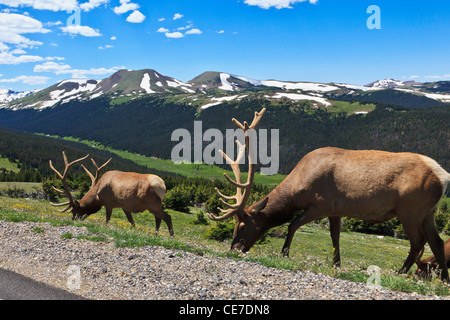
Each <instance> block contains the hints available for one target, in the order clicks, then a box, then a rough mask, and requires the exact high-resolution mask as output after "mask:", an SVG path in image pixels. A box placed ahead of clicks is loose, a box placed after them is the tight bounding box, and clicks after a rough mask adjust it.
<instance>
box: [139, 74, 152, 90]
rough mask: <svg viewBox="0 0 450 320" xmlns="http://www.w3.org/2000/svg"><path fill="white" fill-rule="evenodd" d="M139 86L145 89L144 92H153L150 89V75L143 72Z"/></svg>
mask: <svg viewBox="0 0 450 320" xmlns="http://www.w3.org/2000/svg"><path fill="white" fill-rule="evenodd" d="M140 87H141V88H142V89H144V90H145V92H146V93H155V91H153V90H152V89H150V75H149V74H148V73H145V74H144V76H143V77H142V80H141V84H140Z"/></svg>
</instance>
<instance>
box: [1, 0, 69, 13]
mask: <svg viewBox="0 0 450 320" xmlns="http://www.w3.org/2000/svg"><path fill="white" fill-rule="evenodd" d="M0 4H4V5H7V6H9V7H13V8H17V7H32V8H33V9H37V10H51V11H55V12H56V11H66V10H74V9H75V8H76V7H77V5H78V2H77V0H21V1H17V0H0Z"/></svg>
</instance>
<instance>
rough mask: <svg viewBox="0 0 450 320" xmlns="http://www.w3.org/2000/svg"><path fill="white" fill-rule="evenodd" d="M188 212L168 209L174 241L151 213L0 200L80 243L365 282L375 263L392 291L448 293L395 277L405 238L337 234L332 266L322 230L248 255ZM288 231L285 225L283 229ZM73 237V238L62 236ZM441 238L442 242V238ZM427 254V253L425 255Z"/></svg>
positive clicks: (18, 217)
mask: <svg viewBox="0 0 450 320" xmlns="http://www.w3.org/2000/svg"><path fill="white" fill-rule="evenodd" d="M190 209H191V210H190V211H191V212H190V213H181V212H177V211H173V210H167V212H168V213H169V214H170V215H171V216H172V220H173V225H174V231H175V238H173V239H172V238H170V237H169V234H168V231H167V227H166V225H165V224H164V222H163V223H162V224H161V229H160V233H159V235H156V234H155V232H154V216H153V215H152V214H151V213H149V212H144V213H139V214H135V215H134V220H135V223H136V227H135V228H133V227H131V225H130V224H129V223H128V221H127V220H126V218H125V215H124V214H123V212H122V210H120V209H115V210H114V212H113V216H112V219H111V221H110V223H109V224H108V225H107V224H105V222H104V221H105V212H104V210H101V211H100V212H99V213H97V214H94V215H92V216H90V217H89V218H87V219H86V220H85V221H82V222H80V221H76V222H73V221H72V220H71V214H70V213H60V212H58V211H57V210H56V209H55V208H54V207H52V206H51V205H50V204H49V202H48V201H44V200H35V199H13V198H7V197H0V219H3V220H8V221H16V222H18V221H24V220H27V221H34V222H49V223H51V224H53V225H59V224H69V225H76V226H80V227H81V226H84V227H86V228H87V229H88V230H89V231H90V232H92V234H93V236H92V237H83V239H80V241H106V242H111V243H113V244H114V245H115V246H116V247H140V246H145V245H157V246H164V247H166V248H170V249H179V250H185V251H189V252H193V253H196V254H199V255H210V256H211V257H214V256H221V257H229V258H232V259H247V260H251V261H256V262H260V263H262V264H264V265H267V266H271V267H275V268H282V269H288V270H310V271H313V272H317V273H323V274H327V275H330V276H333V277H336V278H342V279H347V280H351V281H358V282H366V281H367V279H368V278H369V276H370V275H369V274H368V273H367V268H368V267H369V266H371V265H376V266H378V267H379V268H381V285H382V286H383V287H386V288H390V289H393V290H401V291H406V292H417V293H420V294H435V295H449V294H450V292H449V286H448V285H446V284H443V283H442V282H441V281H440V280H438V279H436V278H433V279H432V280H431V281H425V280H421V279H419V278H417V277H416V276H415V275H414V270H415V266H414V267H413V268H412V270H411V271H410V272H409V273H408V274H407V275H398V274H397V273H396V271H397V270H398V269H400V267H401V265H402V263H403V260H404V259H405V258H406V256H407V254H408V251H409V242H408V241H407V240H402V239H396V238H392V237H386V236H384V237H381V236H376V235H368V234H361V233H356V232H342V233H341V259H342V266H341V268H339V269H337V268H334V267H333V266H332V253H333V247H332V244H331V239H330V235H329V231H328V230H327V228H326V227H323V226H320V225H315V224H309V225H306V226H304V227H302V229H301V230H299V231H297V233H296V235H295V237H294V241H293V243H292V246H291V254H290V257H289V258H286V257H282V256H281V254H280V251H281V247H282V245H283V243H284V239H283V238H272V237H271V238H268V239H269V240H268V241H266V242H265V243H264V244H258V245H255V246H254V247H253V248H252V249H251V250H250V252H249V253H247V254H244V255H242V254H237V253H234V252H230V251H229V248H230V240H225V241H223V242H220V241H215V240H209V239H206V238H205V237H204V234H205V232H206V231H207V230H208V229H209V228H211V226H213V225H214V224H215V222H212V221H208V225H203V224H194V222H195V221H196V220H197V213H198V212H199V210H200V209H198V208H190ZM284 228H286V226H284ZM63 237H71V235H63ZM444 240H445V239H444ZM429 254H431V252H430V250H429V249H428V250H427V251H426V252H425V254H424V257H426V256H428V255H429Z"/></svg>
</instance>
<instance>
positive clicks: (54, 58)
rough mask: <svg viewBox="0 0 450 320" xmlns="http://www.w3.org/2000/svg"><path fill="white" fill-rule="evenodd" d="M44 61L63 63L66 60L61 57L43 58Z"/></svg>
mask: <svg viewBox="0 0 450 320" xmlns="http://www.w3.org/2000/svg"><path fill="white" fill-rule="evenodd" d="M45 60H47V61H53V60H58V61H63V60H66V58H63V57H45Z"/></svg>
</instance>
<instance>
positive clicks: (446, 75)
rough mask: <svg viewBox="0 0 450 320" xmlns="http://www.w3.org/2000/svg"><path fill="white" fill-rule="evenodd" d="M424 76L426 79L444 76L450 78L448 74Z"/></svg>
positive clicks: (443, 77)
mask: <svg viewBox="0 0 450 320" xmlns="http://www.w3.org/2000/svg"><path fill="white" fill-rule="evenodd" d="M425 78H428V79H445V78H450V74H443V75H441V76H439V75H435V76H425Z"/></svg>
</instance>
